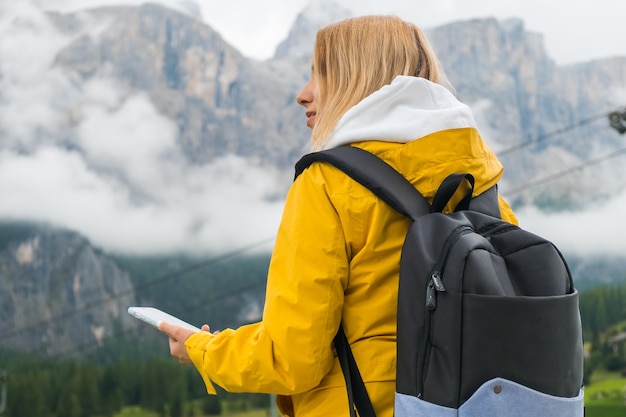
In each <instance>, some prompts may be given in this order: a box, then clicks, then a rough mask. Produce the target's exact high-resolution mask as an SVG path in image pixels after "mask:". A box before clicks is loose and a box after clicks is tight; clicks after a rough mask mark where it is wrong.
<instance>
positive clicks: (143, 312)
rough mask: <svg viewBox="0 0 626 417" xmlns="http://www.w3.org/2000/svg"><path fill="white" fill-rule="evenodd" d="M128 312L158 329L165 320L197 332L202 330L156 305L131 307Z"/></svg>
mask: <svg viewBox="0 0 626 417" xmlns="http://www.w3.org/2000/svg"><path fill="white" fill-rule="evenodd" d="M128 314H130V315H131V316H133V317H135V318H136V319H139V320H141V321H143V322H145V323H148V324H149V325H151V326H152V327H154V328H156V329H157V330H158V329H159V325H160V324H161V323H162V322H165V323H169V324H174V325H176V326H181V327H184V328H186V329H189V330H193V331H196V332H199V331H200V328H198V327H196V326H194V325H192V324H189V323H187V322H186V321H184V320H181V319H179V318H178V317H175V316H172V315H171V314H168V313H166V312H164V311H161V310H159V309H158V308H154V307H129V308H128Z"/></svg>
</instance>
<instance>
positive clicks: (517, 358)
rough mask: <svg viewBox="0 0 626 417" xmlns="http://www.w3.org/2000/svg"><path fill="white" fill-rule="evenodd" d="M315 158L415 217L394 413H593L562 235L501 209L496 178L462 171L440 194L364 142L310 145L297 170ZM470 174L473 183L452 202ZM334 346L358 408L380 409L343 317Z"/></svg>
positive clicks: (403, 288)
mask: <svg viewBox="0 0 626 417" xmlns="http://www.w3.org/2000/svg"><path fill="white" fill-rule="evenodd" d="M315 161H322V162H326V163H330V164H332V165H334V166H335V167H337V168H339V169H341V170H342V171H344V172H345V173H346V174H348V175H349V176H350V177H352V178H353V179H354V180H356V181H357V182H359V183H361V184H362V185H363V186H365V187H367V188H369V189H370V190H371V191H372V192H373V193H374V194H376V195H377V196H378V197H379V198H381V199H382V200H383V201H385V202H386V203H387V204H389V205H390V206H391V207H393V208H394V209H395V210H397V211H398V212H400V213H402V214H403V215H405V216H408V217H409V218H411V220H412V224H411V226H410V228H409V231H408V233H407V236H406V240H405V242H404V245H403V247H402V255H401V261H400V281H399V291H398V294H399V295H398V323H397V371H396V397H395V416H397V417H401V416H409V415H410V416H420V417H421V416H428V417H442V416H446V417H447V416H474V415H480V416H482V417H486V416H498V417H503V416H544V415H545V416H550V417H557V416H567V417H575V416H580V417H582V416H583V414H584V407H583V390H582V378H583V340H582V329H581V322H580V312H579V307H578V293H577V291H576V290H575V288H574V285H573V281H572V277H571V274H570V271H569V268H568V266H567V263H566V262H565V260H564V258H563V256H562V255H561V253H560V252H559V250H558V249H557V248H556V247H555V246H554V245H553V244H552V243H550V242H549V241H547V240H545V239H543V238H541V237H539V236H537V235H535V234H532V233H530V232H528V231H525V230H523V229H521V228H520V227H518V226H515V225H513V224H510V223H507V222H505V221H503V220H501V219H500V211H499V205H498V194H497V188H496V187H493V188H492V189H490V190H489V191H487V192H485V193H483V194H481V195H480V196H478V197H475V198H472V191H473V186H474V179H473V177H472V175H471V174H470V173H458V174H452V175H450V176H449V177H448V178H446V180H445V181H444V182H443V183H442V184H441V186H440V188H439V190H438V192H437V193H436V195H435V197H434V200H433V203H432V205H431V204H429V203H428V202H427V200H426V199H425V198H424V197H422V196H421V194H420V193H419V192H418V191H417V190H416V189H415V188H414V187H413V186H412V184H411V183H409V182H408V181H407V180H406V179H405V178H404V177H403V176H402V175H401V174H400V173H398V172H397V171H396V170H395V169H393V168H392V167H391V166H389V165H388V164H387V163H385V162H384V161H383V160H381V159H380V158H378V157H377V156H375V155H373V154H371V153H369V152H367V151H364V150H362V149H360V148H356V147H351V146H342V147H339V148H335V149H331V150H327V151H322V152H315V153H311V154H308V155H305V156H304V157H302V159H301V160H300V161H299V162H298V163H297V164H296V177H297V176H298V175H299V174H300V173H301V172H302V171H303V170H304V169H305V168H306V167H308V166H309V165H310V164H311V163H313V162H315ZM462 184H469V191H468V193H467V194H466V195H465V197H464V198H463V199H462V200H461V201H460V202H459V203H458V205H457V207H456V210H455V212H454V213H452V214H443V213H442V210H443V209H444V207H445V206H446V205H447V204H448V202H449V201H450V199H451V198H452V196H453V195H454V194H455V192H456V191H457V189H458V188H459V186H461V185H462ZM335 347H336V350H337V354H338V356H339V360H340V363H341V366H342V370H343V373H344V376H345V377H346V385H347V388H348V397H349V402H350V405H349V406H350V412H351V415H355V410H354V405H356V408H357V409H358V411H359V415H360V416H362V417H373V416H374V410H373V408H372V405H371V403H370V401H369V398H368V395H367V391H366V389H365V385H364V384H363V381H362V379H361V376H360V374H359V371H358V367H357V365H356V362H355V360H354V357H353V356H352V352H351V350H350V346H349V344H348V341H347V339H346V337H345V334H344V332H343V328H342V326H340V329H339V331H338V333H337V336H336V337H335ZM353 404H354V405H353Z"/></svg>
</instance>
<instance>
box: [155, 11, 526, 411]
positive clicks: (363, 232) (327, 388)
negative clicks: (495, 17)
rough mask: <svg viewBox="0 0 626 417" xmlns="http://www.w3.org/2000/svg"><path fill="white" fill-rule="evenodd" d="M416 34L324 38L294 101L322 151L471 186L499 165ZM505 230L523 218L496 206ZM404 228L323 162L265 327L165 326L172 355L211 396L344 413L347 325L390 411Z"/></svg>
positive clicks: (295, 219)
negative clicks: (337, 341) (349, 153)
mask: <svg viewBox="0 0 626 417" xmlns="http://www.w3.org/2000/svg"><path fill="white" fill-rule="evenodd" d="M446 82H447V81H446V80H445V76H444V75H443V74H442V73H441V71H440V70H439V67H438V61H437V59H436V57H435V55H434V53H433V52H432V50H431V48H430V46H429V45H428V43H427V41H426V39H425V38H424V36H423V34H422V32H421V31H420V30H419V29H418V28H417V27H416V26H414V25H413V24H410V23H407V22H404V21H402V20H401V19H399V18H396V17H390V16H367V17H357V18H352V19H348V20H344V21H341V22H338V23H335V24H332V25H329V26H327V27H325V28H323V29H321V30H320V31H319V32H318V34H317V38H316V43H315V50H314V57H313V65H312V71H311V79H310V81H309V82H308V84H307V85H306V86H305V87H304V88H303V90H302V91H301V92H300V93H299V94H298V96H297V101H298V103H299V104H301V105H302V106H304V107H305V109H306V116H307V125H308V126H309V127H310V128H312V136H311V137H312V147H313V149H314V150H320V149H328V148H332V147H335V146H339V145H345V144H350V145H352V146H358V147H361V148H364V149H366V150H368V151H370V152H373V153H375V154H376V155H378V156H379V157H381V158H382V159H384V160H385V161H386V162H388V163H389V164H391V165H392V166H393V167H395V168H396V169H397V170H398V171H400V172H401V173H403V174H404V175H405V176H406V177H407V178H408V179H409V180H410V181H411V182H412V183H413V184H414V185H415V187H416V188H417V189H418V190H419V191H420V192H421V193H422V194H423V195H424V196H425V197H427V198H429V199H431V198H432V197H433V195H434V193H435V191H436V188H437V186H438V184H440V183H441V181H442V180H443V179H444V178H445V177H446V176H447V175H448V174H450V173H452V172H459V171H463V172H465V171H467V172H471V173H472V174H473V175H474V176H475V178H476V186H475V194H480V193H482V192H483V191H485V190H487V189H489V188H490V187H492V186H493V185H494V184H496V183H497V181H498V180H499V179H500V177H501V175H502V166H501V164H500V163H499V161H498V160H497V158H496V156H495V155H494V154H493V152H492V151H491V150H490V149H489V148H488V147H487V146H486V145H485V144H484V143H483V142H482V140H481V138H480V136H479V135H478V132H477V131H476V127H475V123H474V120H473V117H472V114H471V112H470V110H469V108H468V107H467V106H465V105H464V104H462V103H460V102H459V101H458V100H456V98H455V97H454V95H453V94H452V93H451V92H450V91H448V89H446V87H444V86H443V85H445V84H446ZM500 208H501V212H502V217H503V218H504V219H505V220H508V221H510V222H513V223H515V222H516V219H515V217H514V215H513V213H512V212H511V210H510V208H509V207H508V205H507V204H506V203H505V202H504V201H503V200H501V201H500ZM408 225H409V223H408V220H407V219H406V218H404V217H402V216H401V215H400V214H398V213H396V212H395V211H393V210H392V209H391V208H389V207H388V206H387V205H385V204H383V203H381V202H380V200H378V199H377V198H376V197H375V196H374V195H373V194H372V193H371V192H369V191H368V190H367V189H365V188H364V187H362V186H361V185H359V184H358V183H356V182H354V181H353V180H351V179H350V178H349V177H348V176H346V175H345V174H343V173H342V172H340V171H339V170H337V169H336V168H334V167H332V166H330V165H327V164H322V163H315V164H313V165H311V166H310V167H309V168H308V169H306V170H305V171H304V172H303V173H302V174H301V175H300V176H299V177H298V178H297V180H296V181H295V182H294V183H293V185H292V187H291V189H290V191H289V193H288V195H287V199H286V203H285V209H284V213H283V218H282V221H281V224H280V228H279V231H278V235H277V239H276V246H275V249H274V252H273V254H272V260H271V263H270V267H269V272H268V283H267V293H266V303H265V309H264V312H263V319H262V320H261V321H260V322H259V323H255V324H251V325H247V326H243V327H240V328H238V329H236V330H233V329H227V330H224V331H222V332H220V333H219V334H211V333H210V332H209V331H208V330H209V329H208V326H204V327H203V330H205V331H202V332H197V333H194V332H192V331H188V330H185V329H182V328H179V327H176V326H171V325H168V324H163V325H162V327H161V330H162V331H163V332H165V333H167V334H168V335H169V336H170V351H171V353H172V355H173V356H175V357H177V358H179V361H180V362H182V363H193V364H194V365H195V366H196V368H197V369H198V371H199V372H200V374H201V375H202V377H203V379H204V381H205V383H206V386H207V390H208V392H209V393H215V389H214V387H213V383H216V384H218V385H220V386H222V387H224V388H225V389H226V390H228V391H239V392H241V391H246V392H264V393H275V394H278V396H277V400H278V403H279V408H280V409H281V411H282V412H283V413H284V414H285V415H290V416H293V415H295V416H297V417H305V416H329V415H331V416H347V415H349V413H348V400H347V394H346V387H345V382H344V377H343V374H342V371H341V368H340V365H339V362H338V361H337V358H336V356H335V354H334V349H333V338H334V336H335V334H336V333H337V329H338V328H339V325H340V322H341V323H343V326H344V329H345V332H346V335H347V338H348V340H349V342H350V345H351V348H352V351H353V352H354V356H355V358H356V361H357V363H358V365H359V369H360V371H361V374H362V376H363V379H364V381H365V382H366V386H367V389H368V392H369V395H370V398H371V400H372V403H373V405H374V408H375V410H376V413H377V415H378V416H382V417H384V416H388V417H391V416H392V415H393V398H394V388H395V367H396V365H395V355H396V346H395V341H396V333H395V332H396V306H397V301H396V298H397V293H398V273H399V259H400V248H401V246H402V243H403V240H404V237H405V235H406V232H407V229H408Z"/></svg>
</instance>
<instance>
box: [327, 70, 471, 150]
mask: <svg viewBox="0 0 626 417" xmlns="http://www.w3.org/2000/svg"><path fill="white" fill-rule="evenodd" d="M466 127H473V128H475V127H476V123H475V122H474V117H473V116H472V112H471V110H470V109H469V107H468V106H466V105H465V104H463V103H461V102H460V101H459V100H457V98H456V97H455V96H454V95H453V94H452V93H451V92H450V91H449V90H448V89H446V87H444V86H442V85H440V84H435V83H433V82H431V81H428V80H427V79H425V78H420V77H411V76H404V75H401V76H398V77H396V78H395V79H394V80H393V82H392V83H391V84H389V85H385V86H383V87H382V88H381V89H380V90H378V91H375V92H374V93H372V94H370V95H369V96H367V97H366V98H364V99H363V100H361V101H360V102H359V103H358V104H357V105H355V106H354V107H352V108H351V109H349V110H348V111H347V112H346V113H345V114H344V115H343V116H342V117H341V119H339V122H338V123H337V126H336V127H335V130H334V131H333V133H332V134H331V135H330V138H329V140H328V141H327V142H326V144H325V145H324V149H330V148H334V147H337V146H340V145H345V144H348V143H352V142H359V141H364V140H378V141H387V142H400V143H406V142H410V141H413V140H415V139H419V138H421V137H424V136H426V135H429V134H431V133H434V132H438V131H441V130H448V129H456V128H466Z"/></svg>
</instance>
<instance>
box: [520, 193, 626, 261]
mask: <svg viewBox="0 0 626 417" xmlns="http://www.w3.org/2000/svg"><path fill="white" fill-rule="evenodd" d="M625 210H626V194H622V195H619V196H616V198H614V199H612V200H610V201H608V202H606V203H605V204H602V205H596V206H595V207H594V209H593V210H590V211H585V212H559V213H542V212H540V211H539V210H538V209H537V208H535V207H524V208H522V209H520V210H518V211H517V216H518V219H519V221H520V226H521V227H522V228H524V229H526V230H528V231H531V232H533V233H536V234H538V235H541V236H543V237H545V238H546V239H548V240H550V241H552V242H553V243H554V244H555V245H557V247H559V249H561V251H563V252H564V253H567V254H575V255H581V256H582V255H601V256H610V255H619V256H624V255H626V246H624V244H623V240H624V235H625V234H626V223H625V222H622V221H616V220H615V219H616V218H619V217H620V216H621V214H622V213H624V211H625Z"/></svg>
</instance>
